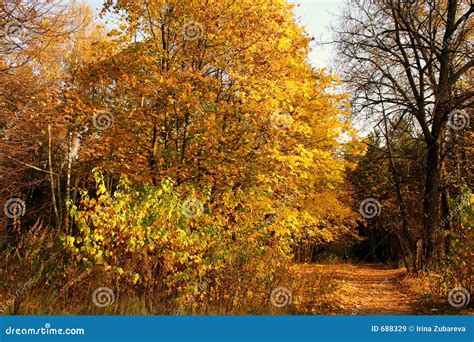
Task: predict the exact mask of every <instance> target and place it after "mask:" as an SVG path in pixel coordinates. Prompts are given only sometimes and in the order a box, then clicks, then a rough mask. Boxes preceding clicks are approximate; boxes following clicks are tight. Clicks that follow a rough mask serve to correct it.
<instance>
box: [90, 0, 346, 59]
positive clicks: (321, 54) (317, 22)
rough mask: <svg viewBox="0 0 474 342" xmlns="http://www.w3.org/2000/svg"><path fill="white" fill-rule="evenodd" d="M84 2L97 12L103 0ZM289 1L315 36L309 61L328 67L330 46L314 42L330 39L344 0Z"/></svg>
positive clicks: (300, 19)
mask: <svg viewBox="0 0 474 342" xmlns="http://www.w3.org/2000/svg"><path fill="white" fill-rule="evenodd" d="M190 1H192V0H190ZM86 2H87V3H89V4H90V5H91V6H92V8H93V9H94V10H96V12H98V11H99V10H100V8H101V7H102V4H103V3H104V0H86ZM289 2H291V3H295V4H298V5H299V6H298V7H296V9H295V13H296V16H297V17H298V18H299V22H300V23H301V25H303V26H304V27H305V29H306V31H307V32H308V33H309V34H310V35H311V36H312V37H314V38H316V41H315V44H313V45H312V49H313V50H312V52H311V55H310V61H311V63H312V64H313V65H314V66H316V67H330V65H331V60H332V59H333V58H334V55H333V53H332V50H331V48H330V47H329V46H318V45H317V44H316V43H318V42H320V41H321V40H322V41H328V40H330V39H331V32H330V30H329V25H330V24H331V22H333V21H334V19H335V17H334V14H337V13H339V12H340V7H341V6H342V4H343V2H344V0H289Z"/></svg>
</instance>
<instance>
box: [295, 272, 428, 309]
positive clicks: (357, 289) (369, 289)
mask: <svg viewBox="0 0 474 342" xmlns="http://www.w3.org/2000/svg"><path fill="white" fill-rule="evenodd" d="M296 273H297V277H299V278H300V279H304V281H303V282H304V285H303V287H304V288H300V289H299V291H298V293H299V296H298V299H297V303H296V306H297V308H298V311H302V312H305V313H315V312H324V313H326V314H344V315H351V314H353V315H373V314H378V315H410V314H411V315H412V314H420V313H422V312H420V309H419V305H418V303H419V298H417V297H416V296H415V295H414V294H413V293H411V292H410V291H409V290H408V289H407V288H406V287H405V286H403V284H402V283H401V280H402V279H403V277H404V276H405V271H404V270H402V269H391V268H387V267H385V266H384V265H381V264H359V265H348V264H331V265H320V264H303V265H298V266H297V269H296Z"/></svg>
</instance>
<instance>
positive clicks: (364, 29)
mask: <svg viewBox="0 0 474 342" xmlns="http://www.w3.org/2000/svg"><path fill="white" fill-rule="evenodd" d="M473 11H474V7H473V5H472V3H471V1H470V0H417V1H403V0H376V1H374V0H372V1H369V0H355V1H354V0H352V1H350V2H349V3H348V6H347V10H346V11H345V13H344V15H343V16H342V17H341V22H340V25H339V27H337V28H336V29H335V32H336V43H337V47H338V53H339V55H338V59H339V61H340V65H341V74H342V76H343V79H344V80H345V81H347V84H348V86H349V91H350V92H351V93H352V95H353V110H354V113H356V114H357V115H361V116H362V115H368V116H370V120H374V121H375V120H378V121H380V120H382V118H383V117H384V116H388V117H391V118H394V117H397V116H398V117H404V119H405V120H408V121H410V122H412V123H413V125H414V126H415V127H417V129H418V130H419V131H420V135H421V136H422V137H423V140H424V144H425V155H426V156H425V160H424V163H425V169H426V182H425V186H424V199H423V214H424V218H423V220H424V224H423V235H424V236H423V255H424V263H423V264H424V266H429V265H430V264H431V263H432V261H433V256H434V255H433V254H434V250H435V246H434V235H435V232H436V229H437V227H438V224H439V206H440V186H441V183H442V179H441V178H442V174H441V169H442V164H443V144H444V143H445V141H446V139H447V137H449V135H450V134H453V130H457V129H464V128H466V126H467V125H468V124H469V121H470V120H469V119H470V115H471V112H470V110H469V109H470V108H471V107H472V102H473V95H474V92H473V90H472V69H471V68H472V66H473V65H474V61H473V58H472V56H473V51H472V41H471V40H470V38H471V36H472V33H473V30H472V27H473V25H472V18H471V15H472V13H473ZM374 116H375V117H374ZM471 121H472V120H471Z"/></svg>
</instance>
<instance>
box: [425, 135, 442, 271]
mask: <svg viewBox="0 0 474 342" xmlns="http://www.w3.org/2000/svg"><path fill="white" fill-rule="evenodd" d="M427 148H428V153H427V156H426V184H425V197H424V200H423V214H424V231H423V233H424V238H423V241H424V246H423V254H424V255H423V256H424V265H423V266H424V268H430V267H431V266H432V265H433V262H434V261H435V260H434V253H433V252H434V248H435V246H434V240H435V237H434V234H435V232H436V227H437V225H438V221H439V210H438V209H439V186H440V170H439V166H440V155H439V152H440V151H439V144H438V143H437V141H436V140H435V139H432V140H430V141H429V142H428V144H427Z"/></svg>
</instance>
